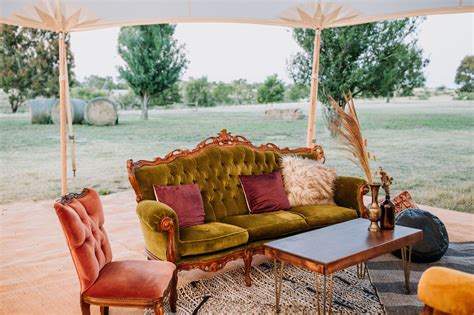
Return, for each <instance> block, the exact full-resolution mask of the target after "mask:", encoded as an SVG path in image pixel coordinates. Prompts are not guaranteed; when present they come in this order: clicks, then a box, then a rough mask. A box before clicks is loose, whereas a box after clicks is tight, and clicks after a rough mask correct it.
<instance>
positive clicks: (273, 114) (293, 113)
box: [265, 108, 304, 120]
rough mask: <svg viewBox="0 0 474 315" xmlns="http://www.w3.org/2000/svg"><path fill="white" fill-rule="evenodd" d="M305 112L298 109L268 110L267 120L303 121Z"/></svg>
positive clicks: (266, 113)
mask: <svg viewBox="0 0 474 315" xmlns="http://www.w3.org/2000/svg"><path fill="white" fill-rule="evenodd" d="M303 117H304V115H303V111H302V110H301V109H300V108H296V109H267V110H266V111H265V119H269V120H298V119H303Z"/></svg>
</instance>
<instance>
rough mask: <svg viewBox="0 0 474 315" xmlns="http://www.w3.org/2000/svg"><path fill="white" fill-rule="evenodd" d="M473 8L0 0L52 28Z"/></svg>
mask: <svg viewBox="0 0 474 315" xmlns="http://www.w3.org/2000/svg"><path fill="white" fill-rule="evenodd" d="M318 7H319V9H318ZM473 7H474V1H473V0H467V1H466V0H464V1H463V0H384V1H382V0H333V1H298V0H133V1H123V0H122V1H120V0H39V1H38V0H0V8H1V12H0V22H1V23H5V24H12V25H20V26H28V27H33V28H41V29H45V30H49V31H57V32H74V31H83V30H91V29H99V28H107V27H120V26H127V25H143V24H158V23H196V22H218V23H251V24H265V25H279V26H290V27H306V28H308V27H309V28H328V27H338V26H346V25H354V24H361V23H368V22H374V21H381V20H386V19H396V18H402V17H409V16H417V15H429V14H440V13H459V12H472V11H473Z"/></svg>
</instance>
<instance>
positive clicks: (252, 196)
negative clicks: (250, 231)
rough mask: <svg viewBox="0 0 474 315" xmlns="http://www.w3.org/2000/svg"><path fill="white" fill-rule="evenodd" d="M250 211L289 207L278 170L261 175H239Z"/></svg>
mask: <svg viewBox="0 0 474 315" xmlns="http://www.w3.org/2000/svg"><path fill="white" fill-rule="evenodd" d="M239 179H240V183H241V184H242V189H243V190H244V194H245V200H246V201H247V206H248V207H249V210H250V213H263V212H271V211H277V210H288V209H290V203H289V201H288V196H287V195H286V192H285V186H284V185H283V180H282V178H281V173H280V172H279V171H277V172H273V173H268V174H261V175H239Z"/></svg>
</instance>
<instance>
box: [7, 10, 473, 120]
mask: <svg viewBox="0 0 474 315" xmlns="http://www.w3.org/2000/svg"><path fill="white" fill-rule="evenodd" d="M422 21H423V18H410V19H400V20H394V21H384V22H377V23H368V24H362V25H355V26H349V27H339V28H333V29H325V30H324V31H323V32H322V35H321V36H322V37H321V56H320V70H319V71H320V72H319V101H321V102H322V103H323V104H328V98H329V96H332V97H334V98H335V99H336V100H337V101H338V102H339V103H340V104H341V105H343V104H344V102H343V98H344V94H345V93H347V92H348V91H351V93H352V94H353V95H354V96H364V97H385V98H386V99H387V101H388V100H390V98H392V97H394V96H395V95H410V94H411V93H412V92H413V89H414V88H416V87H422V86H424V83H425V76H424V73H423V70H424V68H425V67H426V65H427V64H428V60H427V59H426V58H424V57H423V51H422V50H421V49H420V48H419V47H418V43H417V36H416V34H417V30H418V27H419V25H420V23H421V22H422ZM175 28H176V26H175V25H166V24H163V25H147V26H131V27H123V28H121V29H120V33H119V38H118V43H117V49H118V53H119V55H120V56H121V58H122V59H123V60H124V61H125V65H124V66H123V67H119V68H118V70H119V73H120V79H119V80H118V81H115V80H113V79H112V78H111V77H99V76H90V77H88V78H86V79H85V80H83V82H77V81H76V80H74V73H73V70H74V58H73V56H72V53H71V51H70V50H68V53H67V55H68V61H69V69H70V71H69V75H70V82H71V95H72V96H73V97H79V98H84V99H89V98H93V97H96V96H104V95H107V94H109V93H110V92H111V91H112V90H117V89H120V90H124V89H128V90H129V91H130V92H128V93H125V94H121V95H119V96H118V98H119V100H120V101H121V102H122V103H128V104H137V103H140V107H141V109H142V118H143V119H147V117H148V107H149V106H159V105H167V104H173V103H186V104H188V105H192V106H214V105H220V104H248V103H274V102H281V101H295V100H301V99H307V97H308V95H309V85H310V80H311V66H312V56H313V41H314V30H310V29H294V30H293V37H294V39H295V41H296V42H297V43H298V45H299V46H300V47H301V48H302V51H301V52H299V53H297V54H295V55H293V56H289V59H288V63H287V70H288V74H289V76H290V78H291V79H292V80H293V83H292V84H284V82H283V81H282V80H281V79H279V78H278V77H277V76H276V75H270V76H268V77H267V79H266V80H265V81H264V82H262V83H249V82H247V81H246V80H243V79H240V80H235V81H233V82H230V83H224V82H211V81H209V80H208V79H207V77H201V78H191V79H189V80H188V81H182V80H181V78H182V76H183V74H184V72H185V70H186V68H187V66H188V64H189V62H188V60H187V58H186V54H185V46H184V45H183V44H181V43H179V42H178V41H177V40H176V38H175V37H174V32H175ZM57 40H58V38H57V35H56V34H55V33H50V32H46V31H41V30H33V29H27V28H19V27H14V26H7V25H2V27H1V29H0V42H1V43H2V45H1V46H0V87H1V88H2V89H3V91H4V92H5V93H6V94H7V96H8V99H9V102H10V105H11V108H12V111H13V112H15V111H16V110H17V109H18V107H19V106H20V105H21V104H22V103H23V102H24V101H25V100H26V99H27V98H32V97H36V96H44V97H55V96H57V95H58V84H57V82H58V60H57V59H58V57H57V56H58V51H57V49H58V48H57ZM69 42H70V38H69V36H67V37H66V43H67V46H68V47H69ZM472 58H473V57H472V56H470V57H466V58H465V59H464V60H463V62H462V64H461V66H460V67H459V69H458V74H457V76H456V80H455V82H456V84H459V85H460V86H461V88H460V92H462V93H473V86H474V83H473V82H474V75H473V73H474V69H473V67H474V66H473V61H472ZM325 108H326V116H327V118H328V119H331V117H332V115H333V114H334V113H331V111H330V108H331V107H330V106H326V107H325Z"/></svg>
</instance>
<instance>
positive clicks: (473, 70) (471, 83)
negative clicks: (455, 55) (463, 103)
mask: <svg viewBox="0 0 474 315" xmlns="http://www.w3.org/2000/svg"><path fill="white" fill-rule="evenodd" d="M454 83H456V84H458V85H461V87H460V88H459V91H460V92H468V93H470V92H474V55H471V56H466V57H464V59H463V60H462V61H461V64H460V65H459V67H458V69H457V71H456V77H455V79H454Z"/></svg>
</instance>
